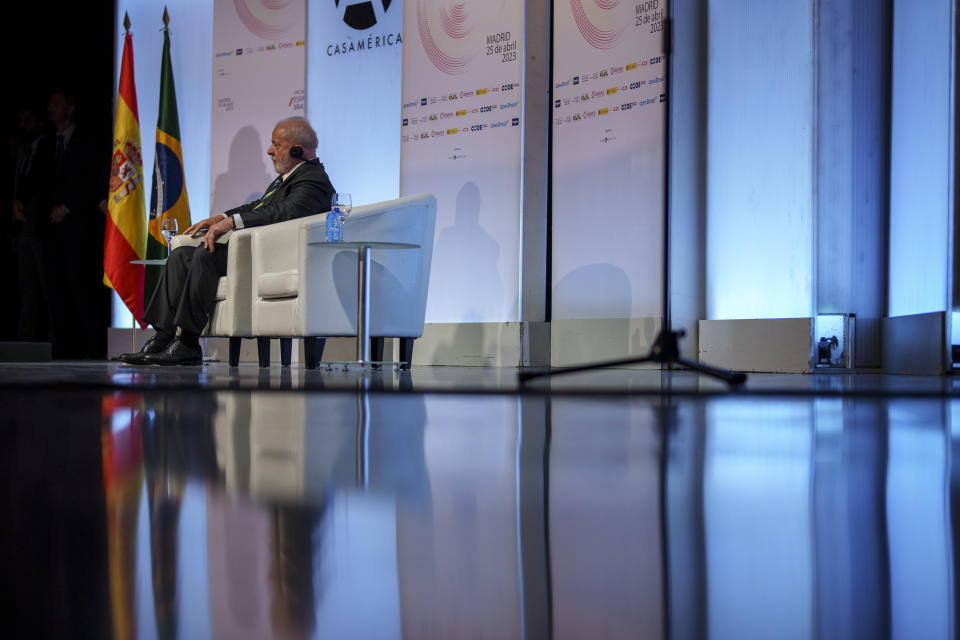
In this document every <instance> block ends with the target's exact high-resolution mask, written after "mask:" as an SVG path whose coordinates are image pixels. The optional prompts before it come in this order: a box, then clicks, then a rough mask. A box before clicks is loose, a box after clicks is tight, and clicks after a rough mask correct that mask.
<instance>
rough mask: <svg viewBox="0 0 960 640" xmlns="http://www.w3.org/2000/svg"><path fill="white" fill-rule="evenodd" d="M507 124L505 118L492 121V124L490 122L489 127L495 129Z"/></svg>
mask: <svg viewBox="0 0 960 640" xmlns="http://www.w3.org/2000/svg"><path fill="white" fill-rule="evenodd" d="M507 124H508V123H507V121H506V120H501V121H500V122H494V123H493V124H491V125H490V128H491V129H496V128H498V127H505V126H507Z"/></svg>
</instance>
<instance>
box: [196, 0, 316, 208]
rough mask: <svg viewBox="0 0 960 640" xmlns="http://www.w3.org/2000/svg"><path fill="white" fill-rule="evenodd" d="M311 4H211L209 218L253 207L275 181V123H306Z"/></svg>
mask: <svg viewBox="0 0 960 640" xmlns="http://www.w3.org/2000/svg"><path fill="white" fill-rule="evenodd" d="M305 18H306V0H290V1H289V2H284V3H275V2H267V1H265V0H214V3H213V82H212V86H213V96H212V102H213V105H212V108H213V113H212V118H211V150H210V211H211V212H214V213H217V212H221V211H223V210H225V209H229V208H231V207H235V206H238V205H240V204H243V203H245V202H250V201H251V200H255V199H256V198H259V197H260V196H261V195H263V190H264V189H265V188H266V187H267V185H268V184H270V182H271V181H272V180H273V179H274V178H275V177H276V173H275V172H274V170H273V166H272V163H271V162H270V158H269V157H268V156H267V146H268V145H269V144H270V138H271V133H272V131H273V127H274V125H275V124H276V123H277V121H278V120H281V119H283V118H286V117H289V116H295V115H300V116H304V115H306V87H305V77H306V26H305V23H306V20H305Z"/></svg>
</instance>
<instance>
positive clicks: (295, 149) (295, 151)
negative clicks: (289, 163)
mask: <svg viewBox="0 0 960 640" xmlns="http://www.w3.org/2000/svg"><path fill="white" fill-rule="evenodd" d="M290 157H291V158H297V159H303V147H301V146H300V145H294V146H292V147H290Z"/></svg>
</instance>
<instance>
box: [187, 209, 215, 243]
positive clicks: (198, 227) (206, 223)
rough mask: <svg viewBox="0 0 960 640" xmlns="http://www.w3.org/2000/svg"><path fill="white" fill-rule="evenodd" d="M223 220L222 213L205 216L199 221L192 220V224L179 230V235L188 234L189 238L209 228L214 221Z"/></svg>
mask: <svg viewBox="0 0 960 640" xmlns="http://www.w3.org/2000/svg"><path fill="white" fill-rule="evenodd" d="M221 220H223V214H222V213H221V214H218V215H215V216H212V217H210V218H207V219H206V220H201V221H200V222H194V223H193V224H192V225H190V226H189V227H187V228H186V229H184V230H183V231H182V232H181V235H185V236H190V237H191V238H196V237H197V235H198V234H199V233H200V232H201V231H203V230H204V229H209V228H210V227H211V226H213V224H214V223H216V222H219V221H221Z"/></svg>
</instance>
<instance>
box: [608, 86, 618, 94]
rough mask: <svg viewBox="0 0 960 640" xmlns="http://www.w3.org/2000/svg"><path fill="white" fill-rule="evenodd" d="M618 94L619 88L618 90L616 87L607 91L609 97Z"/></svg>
mask: <svg viewBox="0 0 960 640" xmlns="http://www.w3.org/2000/svg"><path fill="white" fill-rule="evenodd" d="M616 92H617V88H616V87H610V88H609V89H607V95H608V96H612V95H613V94H615V93H616Z"/></svg>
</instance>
